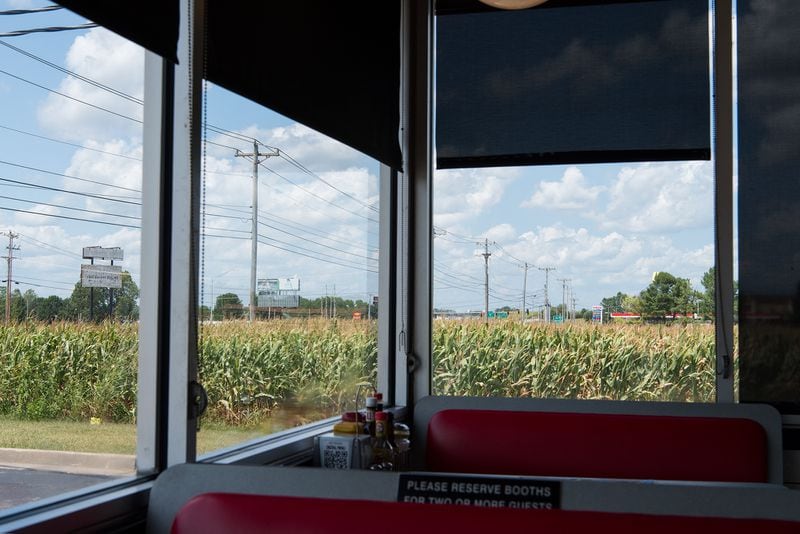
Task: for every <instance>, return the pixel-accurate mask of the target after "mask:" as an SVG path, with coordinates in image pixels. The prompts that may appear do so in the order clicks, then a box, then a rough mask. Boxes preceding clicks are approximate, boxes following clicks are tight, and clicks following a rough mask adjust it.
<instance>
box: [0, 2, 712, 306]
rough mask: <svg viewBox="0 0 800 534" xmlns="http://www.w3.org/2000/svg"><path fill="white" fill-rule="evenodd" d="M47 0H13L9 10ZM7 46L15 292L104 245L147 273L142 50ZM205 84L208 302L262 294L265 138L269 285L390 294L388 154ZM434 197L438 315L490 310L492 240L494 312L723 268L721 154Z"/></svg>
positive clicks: (10, 26)
mask: <svg viewBox="0 0 800 534" xmlns="http://www.w3.org/2000/svg"><path fill="white" fill-rule="evenodd" d="M45 5H48V4H47V3H46V2H43V1H41V0H0V11H4V10H10V9H23V8H35V7H42V6H45ZM83 22H86V21H84V20H83V19H81V18H80V17H77V16H75V15H73V14H71V13H69V12H68V11H67V10H59V11H53V12H47V13H37V14H29V15H16V16H0V33H3V32H9V31H14V30H20V29H27V28H36V27H44V26H57V25H74V24H81V23H83ZM0 41H2V42H3V43H7V44H8V45H13V46H14V47H17V48H18V49H19V50H21V51H22V52H20V51H18V50H13V49H11V48H9V47H7V46H0V70H2V71H3V72H0V231H3V232H8V231H11V232H14V233H17V234H19V238H18V240H17V241H16V242H15V244H18V245H19V250H15V251H14V257H15V259H14V262H13V276H12V279H13V280H14V281H15V282H17V285H16V286H15V287H16V288H19V289H20V290H21V291H23V292H24V291H25V290H27V289H33V290H34V291H35V292H36V294H37V295H40V296H47V295H50V294H55V295H59V296H62V297H66V296H68V295H69V294H70V292H71V290H72V288H73V286H74V284H75V283H76V282H77V281H78V280H79V278H80V264H81V263H86V262H88V260H83V259H82V258H81V249H82V247H86V246H95V245H99V246H104V247H116V246H118V247H122V248H123V250H124V254H125V258H124V260H123V261H122V263H121V265H122V266H123V268H124V269H125V270H127V271H129V272H130V273H131V275H132V276H133V279H134V281H136V282H137V284H138V283H139V273H140V266H139V263H140V259H141V258H140V254H141V236H140V232H139V229H138V226H139V224H140V220H139V216H140V206H139V203H140V200H141V198H140V197H141V195H140V190H141V184H142V176H141V157H142V126H141V123H140V122H139V121H141V117H142V105H141V99H142V98H143V65H144V60H143V57H144V56H143V52H142V50H141V49H140V48H139V47H137V46H135V45H133V44H131V43H129V42H126V41H125V40H124V39H122V38H120V37H117V36H115V35H114V34H112V33H110V32H108V31H106V30H103V29H101V28H94V29H89V30H80V31H68V32H59V33H38V34H32V35H27V36H22V37H7V38H1V39H0ZM25 53H28V54H31V55H34V56H36V57H38V58H39V59H41V60H44V61H46V62H49V63H50V64H49V65H48V64H45V63H43V62H42V61H37V60H36V59H33V58H31V57H30V56H29V55H26V54H25ZM60 69H66V70H68V71H71V72H73V73H75V74H78V75H81V76H83V77H84V78H85V79H84V80H81V79H78V78H76V77H74V76H71V75H69V74H67V73H65V72H64V70H60ZM24 80H27V81H24ZM87 80H88V81H87ZM93 82H94V84H93ZM98 82H99V84H102V85H103V86H104V87H97V85H98ZM33 84H36V85H33ZM37 85H38V86H37ZM43 87H46V88H48V89H50V90H47V89H44V88H43ZM109 88H110V89H112V90H113V91H112V90H109ZM53 91H58V92H60V93H62V94H63V95H67V96H69V97H71V99H70V98H67V97H65V96H62V95H59V94H56V93H54V92H53ZM205 91H206V99H207V107H206V112H205V113H206V123H207V124H208V125H209V126H208V127H207V128H206V129H205V139H206V141H207V142H206V143H205V145H204V147H203V152H204V154H205V160H204V165H203V173H204V192H203V195H204V210H203V211H204V214H205V216H204V223H203V224H204V228H205V233H204V235H205V237H204V238H203V239H202V248H203V251H202V257H203V263H202V267H201V269H202V275H203V277H202V279H203V284H202V293H203V295H202V301H203V302H204V303H205V304H210V303H211V302H213V299H214V298H215V296H218V295H220V294H221V293H225V292H233V293H237V294H238V295H239V296H240V298H241V300H242V302H244V303H245V304H246V303H247V299H248V297H247V295H248V288H249V276H250V255H251V254H250V250H251V239H250V236H251V230H250V229H251V224H252V222H251V215H250V212H251V206H252V194H251V189H252V178H251V176H252V168H253V164H252V160H251V159H250V158H247V157H237V156H236V150H237V149H238V150H240V151H242V152H246V153H250V152H252V151H253V145H252V141H248V139H252V138H256V139H258V140H259V141H260V143H262V146H260V148H259V151H266V152H269V151H270V148H267V147H273V148H277V149H278V153H279V154H280V155H278V156H272V157H269V158H266V159H265V160H264V161H263V165H262V166H260V167H259V186H258V187H259V193H258V195H259V196H258V208H259V217H258V218H259V230H258V233H259V236H260V237H259V242H260V244H259V247H258V275H257V276H258V278H279V277H291V276H294V275H297V276H298V277H299V278H300V294H301V296H303V297H306V298H312V299H313V298H316V297H319V296H324V295H334V294H335V295H337V296H340V297H343V298H347V299H362V300H368V299H370V298H371V297H372V296H374V295H377V292H378V289H377V276H376V271H377V254H378V241H377V231H378V227H377V222H376V221H377V218H378V212H377V209H378V179H377V176H378V172H379V166H378V163H377V162H376V161H374V160H371V159H370V158H368V157H366V156H364V155H363V154H360V153H358V152H357V151H355V150H353V149H351V148H349V147H346V146H344V145H342V144H341V143H338V142H336V141H334V140H332V139H329V138H327V137H325V136H323V135H321V134H319V133H317V132H315V131H313V130H311V129H309V128H307V127H305V126H303V125H301V124H297V123H296V122H294V121H292V120H291V119H289V118H286V117H282V116H280V115H278V114H276V113H273V112H271V111H270V110H268V109H265V108H263V107H261V106H258V105H255V104H253V103H251V102H249V101H247V100H245V99H242V98H240V97H238V96H236V95H232V94H231V93H229V92H227V91H225V90H224V89H222V88H220V87H216V86H213V85H211V84H209V85H208V86H207V87H206V89H205ZM43 187H44V188H43ZM433 197H434V236H435V237H434V257H435V260H434V291H435V292H434V306H435V307H436V308H443V309H452V310H458V311H468V310H473V311H474V310H481V309H482V308H483V299H484V291H485V285H484V267H485V259H484V256H483V254H484V253H485V252H487V251H488V253H489V254H491V255H490V256H489V295H490V308H491V309H494V308H499V307H503V306H510V307H512V308H518V307H520V306H521V303H522V296H523V287H525V289H526V304H527V307H528V308H530V309H535V308H536V307H537V306H541V304H542V303H543V301H544V288H545V280H546V274H545V273H546V272H547V273H548V274H547V282H548V284H547V285H548V290H549V300H550V302H551V303H552V304H554V305H556V304H560V303H561V301H562V298H563V297H562V295H563V289H564V287H568V288H569V291H570V293H569V294H570V295H571V297H570V299H574V300H575V305H576V307H577V309H581V308H591V306H593V305H596V304H599V303H600V300H601V299H602V298H604V297H608V296H612V295H614V294H616V293H617V292H618V291H621V292H623V293H628V294H638V293H639V292H640V291H641V290H643V289H644V288H645V287H646V286H647V285H648V284H649V282H650V280H651V278H652V275H653V273H654V272H658V271H667V272H670V273H672V274H674V275H676V276H679V277H682V278H688V279H689V280H690V281H691V283H692V285H693V286H694V287H695V288H696V289H701V286H700V279H701V277H702V274H703V273H704V272H705V271H707V270H708V269H709V268H710V267H711V266H712V265H713V261H714V260H713V245H712V244H713V219H712V217H713V176H712V166H711V163H710V162H669V163H644V164H641V163H635V164H604V165H580V166H542V167H519V168H486V169H459V170H446V171H437V172H436V174H435V178H434V189H433ZM66 217H70V218H71V219H70V218H66ZM75 219H78V220H75ZM87 220H88V221H95V222H87ZM0 240H2V243H3V245H2V246H3V247H5V246H7V241H8V238H7V237H6V236H0ZM3 250H4V253H5V255H7V251H6V250H5V249H3ZM526 264H527V265H528V269H527V280H525V273H526V269H525V265H526ZM545 267H547V268H554V270H549V271H544V270H542V269H543V268H545ZM3 278H5V273H4V276H3ZM563 280H567V282H564V281H563Z"/></svg>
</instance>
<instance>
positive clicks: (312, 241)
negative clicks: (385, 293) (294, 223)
mask: <svg viewBox="0 0 800 534" xmlns="http://www.w3.org/2000/svg"><path fill="white" fill-rule="evenodd" d="M258 224H260V225H261V226H266V227H267V228H272V229H273V230H277V231H278V232H281V233H283V234H286V235H290V236H292V237H296V238H297V239H303V240H304V241H307V242H309V243H314V244H315V245H318V246H320V247H325V248H328V249H331V250H333V251H336V252H341V253H342V254H348V255H350V256H355V257H356V258H361V259H365V260H371V261H374V259H375V258H370V257H368V256H363V255H361V254H356V253H354V252H348V251H346V250H342V249H339V248H336V247H333V246H331V245H326V244H324V243H319V242H318V241H314V240H313V239H308V238H307V237H302V236H299V235H297V234H293V233H292V232H287V231H286V230H281V229H280V228H277V227H275V226H272V225H269V224H267V223H264V222H261V221H258Z"/></svg>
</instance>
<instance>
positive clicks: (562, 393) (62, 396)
mask: <svg viewBox="0 0 800 534" xmlns="http://www.w3.org/2000/svg"><path fill="white" fill-rule="evenodd" d="M376 338H377V335H376V326H375V322H374V321H373V322H370V321H342V320H339V321H327V320H323V319H310V320H301V319H296V320H281V321H272V322H267V323H263V322H262V323H256V324H248V323H244V322H226V323H216V324H204V325H202V326H201V328H200V340H199V354H200V381H201V383H202V384H203V385H204V386H205V388H206V390H207V392H208V396H209V410H208V412H207V415H206V417H207V419H208V420H211V421H218V422H224V423H229V424H248V423H254V422H257V421H259V420H261V419H263V418H265V417H269V416H270V415H273V414H275V413H276V410H279V411H280V412H281V413H282V416H283V417H285V416H286V414H287V413H290V414H292V416H293V417H294V418H295V419H294V423H295V424H297V423H302V422H304V421H308V420H313V419H316V418H319V417H322V416H325V415H330V414H334V413H336V412H338V411H341V410H343V409H352V407H353V401H354V397H355V394H356V390H357V389H358V387H359V385H362V384H366V383H374V381H375V375H376V362H377V339H376ZM137 344H138V332H137V326H136V325H135V324H115V323H105V324H100V325H87V324H72V323H61V324H51V325H46V324H36V323H23V324H17V325H7V326H0V366H2V372H1V373H0V414H5V415H13V416H15V417H19V418H25V419H75V420H86V419H88V418H90V417H99V418H102V419H103V420H106V421H114V422H133V421H134V420H135V416H136V413H135V407H136V371H137V350H138V349H137ZM433 347H434V375H433V388H434V393H435V394H438V395H479V396H528V397H571V398H605V399H628V400H680V401H709V400H712V399H713V395H714V331H713V327H711V326H707V325H686V326H680V325H673V326H653V325H628V324H626V325H602V326H595V325H589V324H575V325H569V326H562V325H530V324H526V325H523V324H519V323H514V322H509V321H498V322H496V323H493V324H491V325H488V326H487V325H484V324H483V323H481V322H476V321H464V322H459V321H441V322H440V321H437V322H436V323H435V325H434V329H433Z"/></svg>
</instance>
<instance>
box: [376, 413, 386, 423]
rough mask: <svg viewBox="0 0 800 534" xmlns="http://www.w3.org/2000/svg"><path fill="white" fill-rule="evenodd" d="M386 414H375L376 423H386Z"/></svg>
mask: <svg viewBox="0 0 800 534" xmlns="http://www.w3.org/2000/svg"><path fill="white" fill-rule="evenodd" d="M387 417H388V416H387V414H386V412H375V420H376V421H386V418H387Z"/></svg>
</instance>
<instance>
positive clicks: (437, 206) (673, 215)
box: [433, 162, 715, 401]
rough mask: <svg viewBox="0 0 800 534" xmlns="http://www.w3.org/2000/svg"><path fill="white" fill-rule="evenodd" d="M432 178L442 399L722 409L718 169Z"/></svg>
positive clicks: (468, 172)
mask: <svg viewBox="0 0 800 534" xmlns="http://www.w3.org/2000/svg"><path fill="white" fill-rule="evenodd" d="M434 180H435V181H434V235H435V239H434V258H435V259H434V307H435V309H434V315H435V317H436V319H435V320H434V327H433V350H434V377H433V390H434V393H436V394H445V395H495V396H532V397H571V398H573V397H574V398H606V399H637V400H677V401H711V400H713V398H714V376H715V374H714V360H715V357H714V330H713V325H712V324H711V319H712V318H713V304H712V303H713V298H712V295H713V293H712V289H713V278H712V277H711V276H710V275H709V271H710V269H711V268H712V267H713V262H714V253H713V223H712V213H713V208H712V206H713V180H712V167H711V164H710V163H707V162H674V163H644V164H642V163H637V164H614V165H611V164H609V165H586V166H553V167H523V168H495V169H477V170H476V169H459V170H446V171H437V172H436V175H435V179H434ZM487 281H488V282H487ZM709 284H710V285H709ZM487 299H488V312H489V313H488V317H487V314H486V310H487V306H486V300H487ZM601 306H602V308H600V307H601ZM601 317H602V321H601V320H600V318H601Z"/></svg>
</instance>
